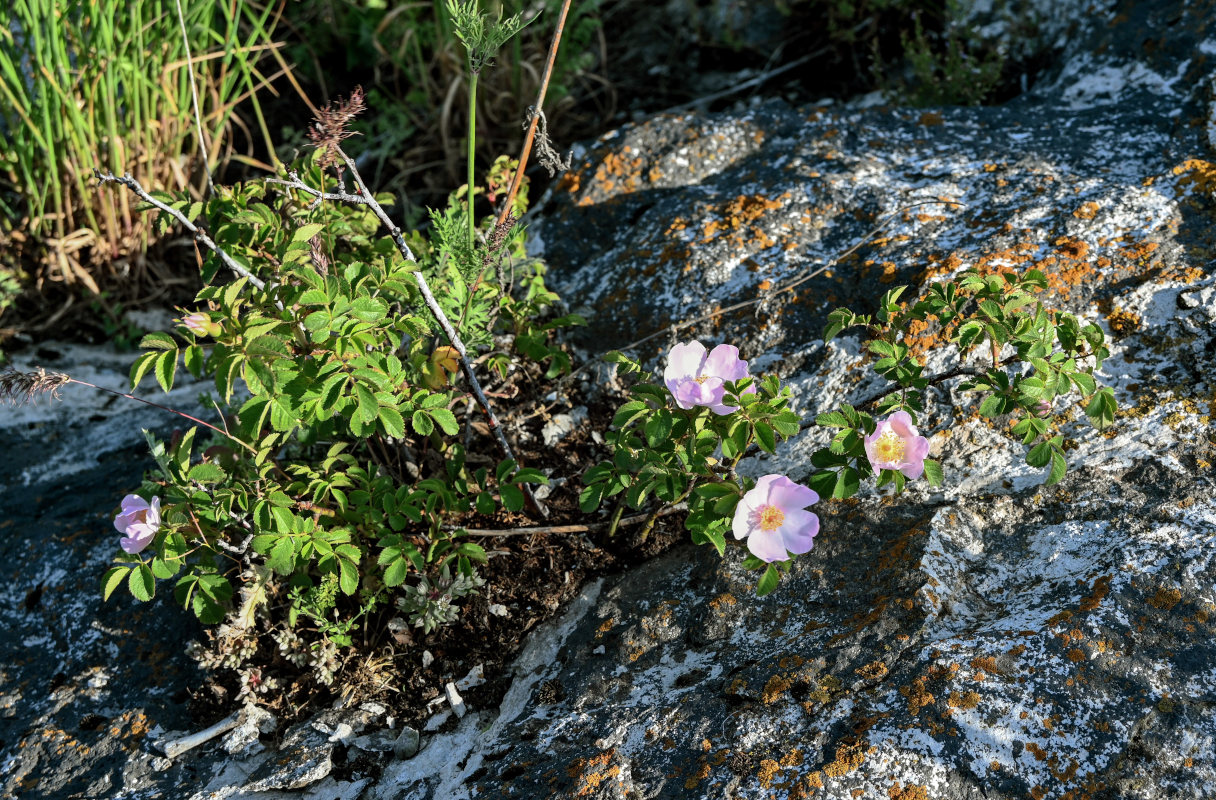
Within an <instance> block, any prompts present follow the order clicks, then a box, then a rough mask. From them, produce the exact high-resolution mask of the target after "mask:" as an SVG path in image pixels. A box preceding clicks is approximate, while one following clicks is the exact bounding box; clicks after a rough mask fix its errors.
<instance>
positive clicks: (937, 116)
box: [920, 111, 943, 126]
mask: <svg viewBox="0 0 1216 800" xmlns="http://www.w3.org/2000/svg"><path fill="white" fill-rule="evenodd" d="M942 121H943V120H942V115H941V113H939V112H937V111H926V112H925V113H923V114H921V115H920V124H921V125H925V126H930V125H941V124H942Z"/></svg>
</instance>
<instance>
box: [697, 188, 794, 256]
mask: <svg viewBox="0 0 1216 800" xmlns="http://www.w3.org/2000/svg"><path fill="white" fill-rule="evenodd" d="M788 196H789V195H788V194H784V195H782V196H781V197H780V198H778V199H776V200H769V199H768V198H767V197H765V196H764V195H760V194H758V195H751V196H748V195H743V194H741V195H739V196H738V197H736V198H735V199H733V200H731V201H730V202H729V203H727V204H726V206H725V207H724V208H723V209H722V212H721V218H720V219H710V220H709V221H708V222H706V223H705V224H704V225H703V226H702V227H701V241H703V242H709V241H712V240H714V239H716V238H717V237H718V236H720V235H723V234H725V235H726V236H727V238H728V240H729V241H730V242H731V243H732V244H734V245H736V246H742V245H743V244H745V243H747V241H748V239H754V240H756V241H757V243H758V244H759V245H760V247H761V248H765V247H771V246H772V245H773V244H775V242H774V241H773V240H772V239H771V238H770V237H769V235H768V234H767V233H765V232H764V231H763V230H762V229H761V228H760V227H759V226H757V225H755V224H754V223H756V222H758V221H759V220H760V219H761V218H762V217H763V216H764V215H765V214H767V213H768V212H770V211H773V210H774V209H778V208H781V206H782V200H785V199H787V198H788Z"/></svg>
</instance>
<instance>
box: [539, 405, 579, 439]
mask: <svg viewBox="0 0 1216 800" xmlns="http://www.w3.org/2000/svg"><path fill="white" fill-rule="evenodd" d="M586 422H587V407H586V406H578V407H577V408H573V409H571V410H570V412H569V413H566V414H554V415H553V418H552V419H550V420H549V421H548V422H546V423H545V425H544V427H543V428H541V429H540V435H541V438H542V439H543V440H544V442H545V446H546V447H553V446H554V445H556V444H557V443H558V442H560V441H561V440H562V439H564V438H566V436H568V435H569V434H570V432H571V431H573V430H575V429H576V428H577V427H578V426H579V425H582V424H584V423H586Z"/></svg>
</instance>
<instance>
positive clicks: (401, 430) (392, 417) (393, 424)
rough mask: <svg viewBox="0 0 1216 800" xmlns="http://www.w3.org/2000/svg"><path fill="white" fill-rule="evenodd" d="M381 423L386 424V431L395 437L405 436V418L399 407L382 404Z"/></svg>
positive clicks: (401, 437)
mask: <svg viewBox="0 0 1216 800" xmlns="http://www.w3.org/2000/svg"><path fill="white" fill-rule="evenodd" d="M380 424H381V425H383V426H384V432H385V433H387V434H388V435H389V436H391V437H393V438H394V439H403V438H405V419H404V418H403V417H402V416H401V412H400V411H398V410H397V409H395V408H389V407H388V406H381V407H380Z"/></svg>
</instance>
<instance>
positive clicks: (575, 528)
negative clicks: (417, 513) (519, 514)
mask: <svg viewBox="0 0 1216 800" xmlns="http://www.w3.org/2000/svg"><path fill="white" fill-rule="evenodd" d="M687 510H688V504H687V503H677V504H675V505H672V506H668V507H666V508H663V509H660V510H659V511H658V512H656V513H654V514H635V515H633V516H632V517H625V518H624V519H622V520H620V521H619V522H618V523H617V527H620V526H622V525H637V524H638V523H640V522H645V521H646V520H648V519H650V518H651V517H652V516H653V517H666V516H667V515H669V514H675V513H677V512H679V511H687ZM610 524H611V523H609V522H589V523H587V524H586V525H540V526H537V527H533V528H502V529H496V528H461V527H460V526H459V525H445V526H443V527H444V529H445V530H463V531H464V532H465V533H467V534H468V535H469V536H531V535H533V534H538V533H590V532H591V531H602V530H607V529H608V526H609V525H610Z"/></svg>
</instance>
